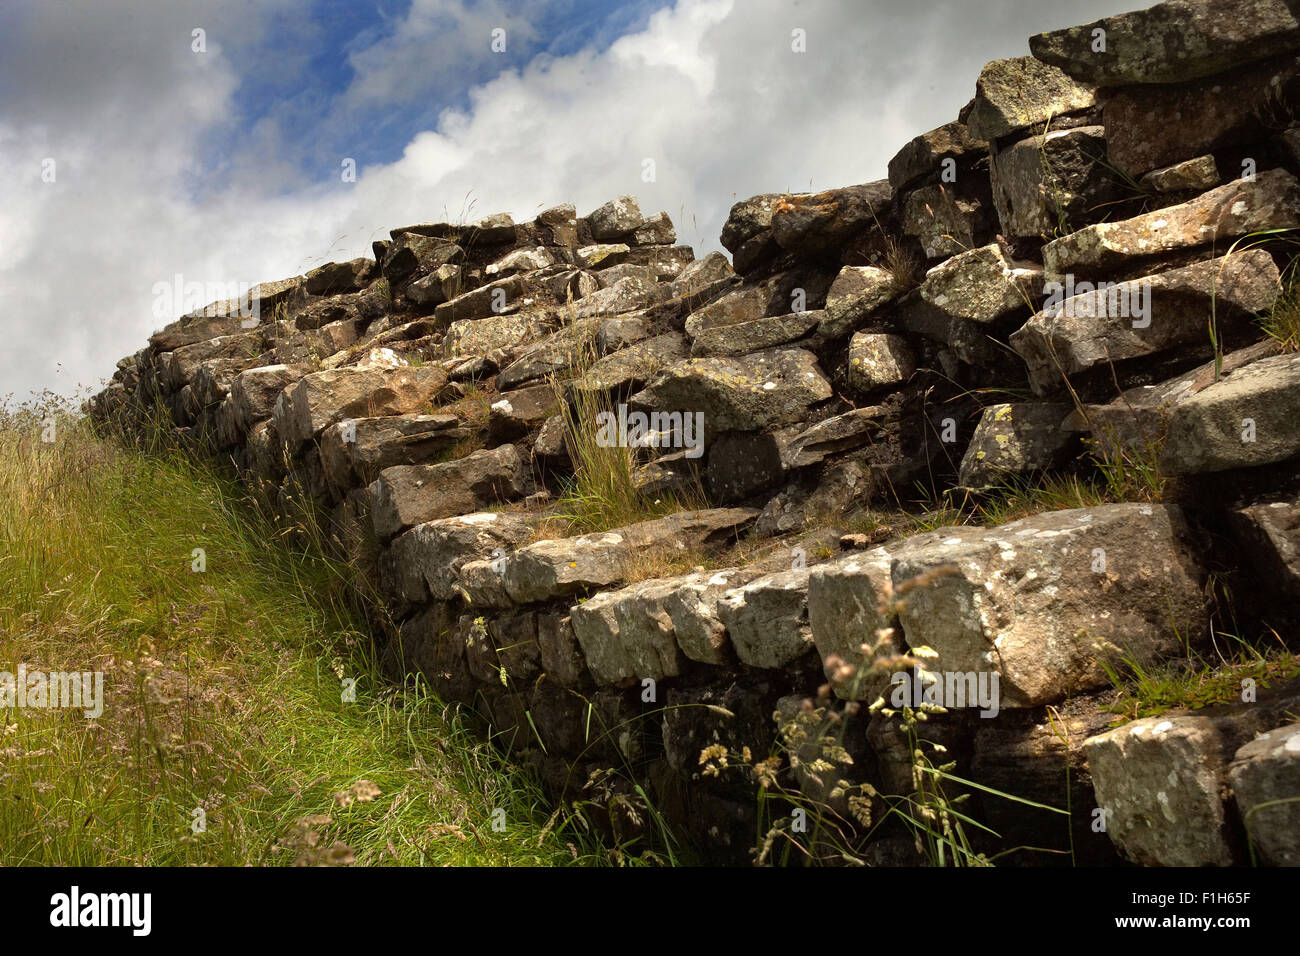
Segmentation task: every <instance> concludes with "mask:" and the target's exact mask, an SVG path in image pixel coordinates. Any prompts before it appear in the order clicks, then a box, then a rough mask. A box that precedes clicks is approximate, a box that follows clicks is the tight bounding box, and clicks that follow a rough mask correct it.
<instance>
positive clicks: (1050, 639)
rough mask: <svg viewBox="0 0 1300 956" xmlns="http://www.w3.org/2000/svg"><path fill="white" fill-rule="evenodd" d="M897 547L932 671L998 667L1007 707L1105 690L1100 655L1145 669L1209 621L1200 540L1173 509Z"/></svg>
mask: <svg viewBox="0 0 1300 956" xmlns="http://www.w3.org/2000/svg"><path fill="white" fill-rule="evenodd" d="M890 550H891V552H892V553H893V556H894V559H895V560H894V564H893V566H892V569H891V575H892V578H893V586H894V590H895V593H901V590H902V589H904V588H908V589H909V590H907V597H906V601H905V602H904V604H903V607H902V608H901V609H900V611H899V619H900V621H901V623H902V626H903V631H904V633H905V634H906V635H907V643H908V645H909V646H910V647H912V648H913V649H916V648H917V647H920V646H923V645H924V646H927V647H930V648H932V649H933V650H934V651H936V652H937V654H938V661H937V662H933V666H930V665H929V664H927V669H928V670H939V671H952V672H961V673H965V672H973V673H977V674H978V673H990V672H996V673H997V674H998V675H999V683H1000V695H1001V706H1003V707H1033V706H1038V705H1040V704H1046V703H1053V702H1055V701H1059V700H1062V699H1064V698H1065V697H1067V696H1070V695H1072V694H1077V693H1081V692H1084V691H1088V690H1093V689H1096V688H1099V687H1104V686H1107V685H1108V683H1109V678H1108V677H1107V675H1106V671H1105V669H1104V668H1103V667H1102V662H1109V663H1110V664H1111V665H1112V666H1113V665H1115V664H1117V663H1118V661H1119V660H1120V658H1121V657H1127V658H1129V659H1131V660H1134V661H1136V662H1137V663H1138V664H1140V665H1142V666H1147V665H1148V664H1151V663H1153V662H1155V661H1158V660H1159V659H1161V658H1162V657H1164V656H1167V655H1170V654H1174V653H1177V652H1178V651H1179V650H1180V648H1181V647H1182V645H1183V642H1184V641H1185V640H1194V639H1195V636H1196V635H1199V634H1201V633H1203V632H1204V630H1205V628H1206V627H1207V626H1208V617H1207V612H1206V606H1205V598H1204V596H1203V594H1202V592H1201V583H1202V577H1203V571H1202V570H1201V568H1200V567H1199V566H1198V565H1197V563H1196V560H1195V557H1194V555H1195V554H1196V553H1197V550H1198V549H1197V548H1196V547H1195V546H1194V544H1193V542H1192V540H1191V538H1190V532H1189V530H1188V528H1187V524H1186V521H1185V520H1184V518H1183V515H1182V512H1181V511H1180V510H1179V509H1178V508H1176V507H1174V506H1172V505H1148V504H1136V503H1133V504H1112V505H1101V506H1098V507H1095V508H1079V509H1073V510H1068V511H1054V512H1046V513H1043V514H1039V515H1035V516H1033V517H1029V518H1023V519H1021V520H1019V521H1013V522H1010V523H1009V524H1005V525H1001V526H999V527H995V528H974V527H954V528H942V529H939V530H937V531H932V532H926V533H924V534H920V535H917V536H915V537H912V538H907V539H904V540H903V542H902V543H901V544H900V545H899V546H898V547H897V548H891V549H890Z"/></svg>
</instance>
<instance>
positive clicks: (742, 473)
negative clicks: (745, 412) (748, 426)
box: [706, 432, 786, 501]
mask: <svg viewBox="0 0 1300 956" xmlns="http://www.w3.org/2000/svg"><path fill="white" fill-rule="evenodd" d="M784 444H785V443H784V442H783V441H782V439H781V437H780V436H778V435H776V434H774V433H772V432H730V433H726V434H723V435H720V436H718V437H716V438H714V439H713V440H712V441H710V442H709V460H708V471H707V473H706V481H707V485H708V489H709V493H710V494H711V495H712V496H713V497H714V499H715V500H717V501H740V500H741V499H743V498H748V497H749V496H750V495H752V494H754V493H755V492H757V491H762V490H763V489H765V488H771V487H772V486H773V485H776V484H778V483H779V482H780V481H781V480H782V479H783V478H785V471H786V469H785V464H784V460H783V458H784V456H783V448H784Z"/></svg>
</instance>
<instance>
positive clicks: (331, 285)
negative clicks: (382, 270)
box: [303, 258, 375, 295]
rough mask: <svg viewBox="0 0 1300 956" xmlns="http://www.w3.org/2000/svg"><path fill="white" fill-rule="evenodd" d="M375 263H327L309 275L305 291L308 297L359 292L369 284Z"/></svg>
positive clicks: (363, 259)
mask: <svg viewBox="0 0 1300 956" xmlns="http://www.w3.org/2000/svg"><path fill="white" fill-rule="evenodd" d="M374 267H375V263H374V262H372V261H371V260H369V259H365V258H362V259H351V260H349V261H348V262H327V263H326V264H325V265H323V266H320V267H319V268H316V269H312V270H311V271H310V272H308V273H307V276H306V280H305V282H304V285H303V287H304V289H305V290H306V292H307V294H308V295H338V294H339V293H341V292H359V291H360V290H362V289H364V288H365V287H366V285H367V283H368V282H369V279H370V272H371V270H372V269H374Z"/></svg>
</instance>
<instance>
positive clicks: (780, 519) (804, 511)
mask: <svg viewBox="0 0 1300 956" xmlns="http://www.w3.org/2000/svg"><path fill="white" fill-rule="evenodd" d="M879 490H880V482H879V480H878V474H877V471H876V470H875V469H874V468H873V466H871V465H868V464H864V463H863V462H861V461H854V460H853V459H849V460H846V461H837V462H834V463H833V464H830V465H828V466H827V467H826V468H825V469H824V470H823V471H822V472H821V474H819V475H818V476H817V482H816V484H815V485H813V486H812V487H808V486H807V485H805V484H790V485H787V486H786V487H785V488H783V489H782V490H781V491H780V492H779V493H778V494H777V495H776V496H775V497H774V498H772V499H770V500H769V501H768V502H767V503H766V504H765V505H764V506H763V513H762V514H760V515H759V516H758V520H757V521H756V522H754V534H755V535H757V536H759V537H763V536H768V535H779V534H785V533H787V532H791V531H802V530H805V529H807V528H824V527H826V526H828V525H831V524H833V523H835V522H836V521H838V520H840V519H841V518H843V517H844V516H845V515H847V514H849V513H850V512H851V511H853V510H854V509H855V508H856V509H860V508H861V507H863V506H865V505H867V504H868V503H869V502H870V501H871V499H872V498H873V497H874V496H875V495H876V493H877V492H878V491H879Z"/></svg>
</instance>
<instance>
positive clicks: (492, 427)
mask: <svg viewBox="0 0 1300 956" xmlns="http://www.w3.org/2000/svg"><path fill="white" fill-rule="evenodd" d="M557 404H558V403H557V401H556V397H555V390H554V389H553V388H552V387H551V386H550V385H533V386H531V387H529V388H520V389H515V390H514V391H511V392H502V393H501V394H499V395H498V396H497V399H496V401H494V402H493V403H492V404H491V406H489V408H488V441H489V443H490V444H500V443H501V442H507V441H516V440H518V439H520V438H522V437H524V436H525V435H526V434H528V433H529V432H530V431H532V430H533V429H534V428H540V427H541V425H542V423H543V422H545V421H546V419H548V418H549V417H550V416H551V415H552V414H553V413H554V412H555V409H556V405H557Z"/></svg>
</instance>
